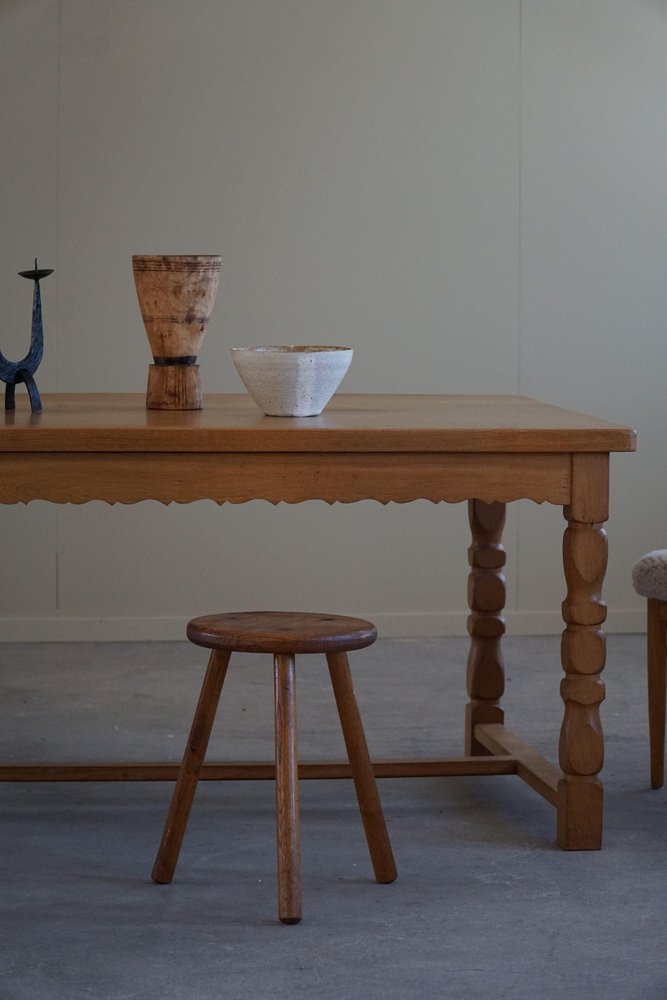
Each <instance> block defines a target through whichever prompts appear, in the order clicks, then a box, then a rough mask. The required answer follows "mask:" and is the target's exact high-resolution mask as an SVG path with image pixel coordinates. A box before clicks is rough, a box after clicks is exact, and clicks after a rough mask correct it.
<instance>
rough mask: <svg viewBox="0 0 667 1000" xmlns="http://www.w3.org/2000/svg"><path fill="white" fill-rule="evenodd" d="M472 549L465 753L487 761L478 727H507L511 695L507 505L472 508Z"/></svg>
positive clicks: (473, 503)
mask: <svg viewBox="0 0 667 1000" xmlns="http://www.w3.org/2000/svg"><path fill="white" fill-rule="evenodd" d="M468 519H469V521H470V528H471V531H472V545H471V546H470V548H469V549H468V561H469V563H470V567H471V569H470V575H469V576H468V605H469V607H470V615H469V617H468V633H469V635H470V653H469V655H468V669H467V688H468V695H469V697H470V701H469V702H468V704H467V706H466V729H465V753H466V755H467V756H482V755H485V754H488V753H489V751H488V750H487V749H486V748H485V747H483V746H482V744H481V743H478V742H477V740H476V739H475V737H474V730H475V726H476V725H477V724H478V723H494V722H498V723H502V722H503V719H504V713H503V710H502V708H501V707H500V699H501V698H502V696H503V691H504V690H505V667H504V663H503V655H502V650H501V646H500V642H501V638H502V636H503V634H504V632H505V619H504V618H503V616H502V611H503V608H504V607H505V577H504V575H503V572H502V570H503V566H504V565H505V550H504V548H503V546H502V544H501V542H502V534H503V527H504V525H505V504H503V503H484V502H483V501H482V500H470V501H469V502H468Z"/></svg>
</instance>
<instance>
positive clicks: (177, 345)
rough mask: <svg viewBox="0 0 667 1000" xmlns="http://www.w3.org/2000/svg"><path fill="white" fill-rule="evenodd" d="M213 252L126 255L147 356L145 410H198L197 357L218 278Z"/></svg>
mask: <svg viewBox="0 0 667 1000" xmlns="http://www.w3.org/2000/svg"><path fill="white" fill-rule="evenodd" d="M220 266H221V258H220V257H219V256H217V255H215V254H149V255H138V254H135V255H134V256H133V257H132V271H133V273H134V284H135V287H136V290H137V298H138V300H139V308H140V309H141V317H142V319H143V321H144V327H145V329H146V334H147V335H148V341H149V344H150V347H151V351H152V353H153V364H152V365H150V366H149V369H148V388H147V391H146V406H147V407H148V409H149V410H200V409H201V408H202V389H201V379H200V376H199V365H198V364H197V363H196V362H197V355H198V354H199V350H200V347H201V343H202V340H203V339H204V334H205V332H206V326H207V324H208V321H209V318H210V315H211V312H212V310H213V304H214V302H215V296H216V292H217V290H218V279H219V277H220Z"/></svg>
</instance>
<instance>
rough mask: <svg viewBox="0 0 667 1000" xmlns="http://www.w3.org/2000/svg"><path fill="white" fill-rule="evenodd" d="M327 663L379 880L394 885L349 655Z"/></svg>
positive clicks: (329, 658)
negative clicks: (355, 694)
mask: <svg viewBox="0 0 667 1000" xmlns="http://www.w3.org/2000/svg"><path fill="white" fill-rule="evenodd" d="M327 663H328V665H329V673H330V674H331V684H332V686H333V690H334V696H335V698H336V706H337V708H338V714H339V716H340V724H341V727H342V730H343V737H344V739H345V747H346V749H347V756H348V759H349V761H350V767H351V769H352V777H353V779H354V787H355V790H356V793H357V799H358V801H359V810H360V812H361V818H362V821H363V824H364V831H365V833H366V840H367V842H368V850H369V853H370V856H371V861H372V863H373V870H374V871H375V878H376V880H377V881H378V882H393V881H394V879H395V878H396V874H397V872H396V864H395V863H394V855H393V853H392V850H391V843H390V841H389V834H388V833H387V827H386V824H385V821H384V814H383V812H382V805H381V803H380V796H379V794H378V790H377V785H376V783H375V775H374V774H373V764H372V762H371V758H370V754H369V753H368V744H367V743H366V736H365V733H364V728H363V725H362V722H361V715H360V713H359V706H358V705H357V699H356V698H355V696H354V687H353V685H352V674H351V673H350V664H349V663H348V659H347V655H346V654H345V653H327Z"/></svg>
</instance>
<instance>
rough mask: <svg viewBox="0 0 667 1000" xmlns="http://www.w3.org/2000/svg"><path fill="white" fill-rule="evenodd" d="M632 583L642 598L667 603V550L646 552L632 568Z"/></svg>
mask: <svg viewBox="0 0 667 1000" xmlns="http://www.w3.org/2000/svg"><path fill="white" fill-rule="evenodd" d="M632 583H633V586H634V588H635V590H636V591H637V593H638V594H641V596H642V597H649V598H653V599H654V600H658V601H667V549H654V550H653V552H647V554H646V555H645V556H643V557H642V558H641V559H640V560H639V562H638V563H637V564H636V565H635V566H634V567H633V570H632Z"/></svg>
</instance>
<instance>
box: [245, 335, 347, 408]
mask: <svg viewBox="0 0 667 1000" xmlns="http://www.w3.org/2000/svg"><path fill="white" fill-rule="evenodd" d="M231 351H232V359H233V361H234V364H235V366H236V370H237V372H238V373H239V375H240V377H241V381H242V382H243V384H244V386H245V387H246V389H247V390H248V392H249V393H250V395H251V396H252V398H253V399H254V400H255V402H256V403H257V405H258V406H259V408H260V410H262V411H263V412H264V413H265V414H266V415H267V416H268V417H316V416H318V414H320V413H321V412H322V410H323V409H324V407H325V406H326V405H327V403H328V402H329V400H330V399H331V397H332V396H333V394H334V393H335V391H336V389H337V388H338V386H339V385H340V383H341V382H342V380H343V376H344V375H345V373H346V371H347V370H348V368H349V367H350V362H351V361H352V354H353V350H352V348H351V347H319V346H287V345H285V346H271V347H232V349H231Z"/></svg>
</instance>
